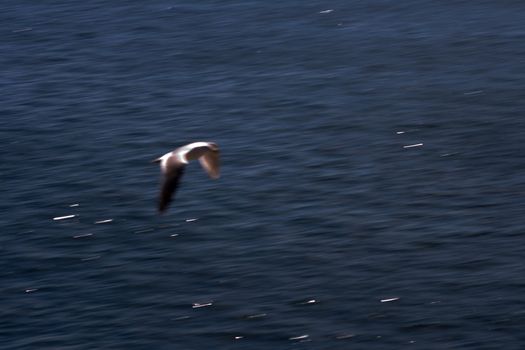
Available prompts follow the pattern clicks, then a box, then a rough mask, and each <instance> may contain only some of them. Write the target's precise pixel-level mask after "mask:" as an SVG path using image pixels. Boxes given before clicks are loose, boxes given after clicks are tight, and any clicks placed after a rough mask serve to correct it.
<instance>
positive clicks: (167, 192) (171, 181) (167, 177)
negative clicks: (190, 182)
mask: <svg viewBox="0 0 525 350" xmlns="http://www.w3.org/2000/svg"><path fill="white" fill-rule="evenodd" d="M184 168H185V164H183V163H180V162H175V161H171V159H169V160H168V164H167V166H166V169H165V172H164V181H163V183H162V188H161V191H160V198H159V212H160V213H163V212H164V211H165V210H166V209H167V208H168V205H169V204H170V202H171V201H172V199H173V195H174V193H175V191H176V190H177V187H178V185H179V182H180V178H181V177H182V174H183V173H184Z"/></svg>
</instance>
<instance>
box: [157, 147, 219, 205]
mask: <svg viewBox="0 0 525 350" xmlns="http://www.w3.org/2000/svg"><path fill="white" fill-rule="evenodd" d="M195 159H198V160H199V162H200V163H201V165H202V167H203V168H204V170H206V172H207V173H208V175H209V176H210V177H211V178H212V179H217V178H219V166H220V164H219V147H218V146H217V144H215V143H213V142H193V143H190V144H187V145H185V146H182V147H179V148H177V149H175V150H173V151H171V152H169V153H166V154H165V155H163V156H162V157H160V158H157V159H155V160H154V161H153V162H154V163H160V170H161V172H162V175H163V177H164V179H163V182H162V188H161V191H160V197H159V213H163V212H164V211H165V210H166V209H167V208H168V205H169V204H170V202H171V200H172V198H173V194H174V193H175V191H176V190H177V186H178V184H179V181H180V178H181V177H182V174H183V173H184V169H185V167H186V165H188V163H189V162H190V160H195Z"/></svg>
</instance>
